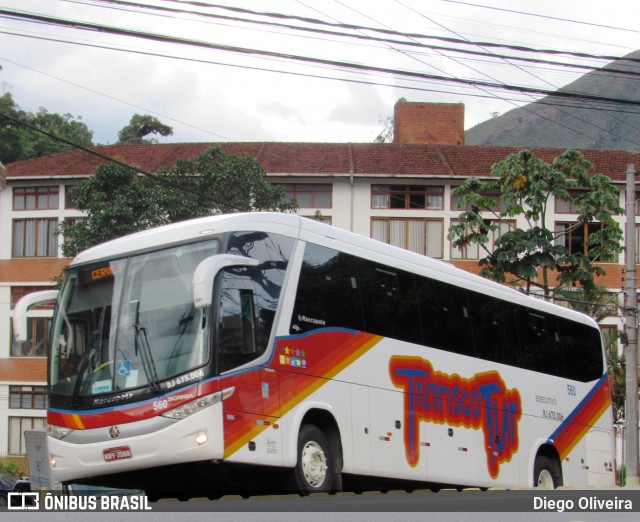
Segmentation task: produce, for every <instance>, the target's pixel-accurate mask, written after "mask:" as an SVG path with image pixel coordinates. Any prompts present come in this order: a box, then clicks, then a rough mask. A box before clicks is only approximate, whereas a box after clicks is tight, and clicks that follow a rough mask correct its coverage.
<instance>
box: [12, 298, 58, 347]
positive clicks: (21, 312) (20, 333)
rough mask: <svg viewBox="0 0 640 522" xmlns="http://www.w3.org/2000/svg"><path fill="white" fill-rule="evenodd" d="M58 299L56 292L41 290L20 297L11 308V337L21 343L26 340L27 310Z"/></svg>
mask: <svg viewBox="0 0 640 522" xmlns="http://www.w3.org/2000/svg"><path fill="white" fill-rule="evenodd" d="M57 299H58V290H43V291H42V292H33V293H32V294H27V295H25V296H24V297H22V298H21V299H20V300H19V301H18V302H17V303H16V305H15V307H14V308H13V336H14V337H15V339H16V341H17V342H19V343H23V342H25V341H26V340H27V312H28V311H29V308H31V307H32V306H35V305H39V304H42V303H47V302H49V301H56V300H57Z"/></svg>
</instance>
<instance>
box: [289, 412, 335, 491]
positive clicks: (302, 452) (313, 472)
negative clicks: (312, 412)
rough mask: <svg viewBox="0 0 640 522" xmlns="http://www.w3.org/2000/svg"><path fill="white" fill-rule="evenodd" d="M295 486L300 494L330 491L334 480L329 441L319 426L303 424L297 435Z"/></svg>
mask: <svg viewBox="0 0 640 522" xmlns="http://www.w3.org/2000/svg"><path fill="white" fill-rule="evenodd" d="M294 479H295V487H296V489H297V490H298V492H300V493H302V494H309V493H312V492H314V491H331V488H332V487H333V482H334V474H333V461H332V458H331V451H330V449H329V442H328V441H327V437H326V436H325V434H324V433H323V432H322V430H321V429H320V428H318V427H317V426H314V425H313V424H305V425H304V426H302V428H301V429H300V434H299V436H298V462H297V463H296V467H295V470H294Z"/></svg>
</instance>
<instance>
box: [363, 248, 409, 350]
mask: <svg viewBox="0 0 640 522" xmlns="http://www.w3.org/2000/svg"><path fill="white" fill-rule="evenodd" d="M358 276H359V281H360V288H361V292H362V302H363V303H364V314H365V324H366V327H367V331H368V332H371V333H374V334H377V335H382V336H384V337H393V338H394V339H400V340H402V341H407V342H411V343H417V344H422V332H421V327H420V313H419V309H418V306H417V300H416V291H415V284H414V277H413V274H410V273H408V272H404V271H402V270H398V269H396V268H392V267H388V266H385V265H378V264H376V263H372V262H370V261H365V260H362V259H360V260H358Z"/></svg>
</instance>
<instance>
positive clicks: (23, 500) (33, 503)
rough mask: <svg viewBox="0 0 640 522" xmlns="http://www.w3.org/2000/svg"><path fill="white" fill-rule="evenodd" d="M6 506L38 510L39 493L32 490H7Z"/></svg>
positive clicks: (20, 509) (22, 509) (23, 509)
mask: <svg viewBox="0 0 640 522" xmlns="http://www.w3.org/2000/svg"><path fill="white" fill-rule="evenodd" d="M7 507H8V508H9V509H10V510H12V509H15V510H19V511H25V510H38V509H40V494H39V493H38V492H37V491H34V492H30V493H29V492H19V493H16V492H9V494H8V495H7Z"/></svg>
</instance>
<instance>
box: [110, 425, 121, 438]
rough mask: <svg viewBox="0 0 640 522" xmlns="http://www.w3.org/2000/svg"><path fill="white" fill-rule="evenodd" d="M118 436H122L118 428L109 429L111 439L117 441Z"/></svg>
mask: <svg viewBox="0 0 640 522" xmlns="http://www.w3.org/2000/svg"><path fill="white" fill-rule="evenodd" d="M118 435H120V430H119V429H118V426H111V428H110V429H109V437H111V438H112V439H116V438H118Z"/></svg>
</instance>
